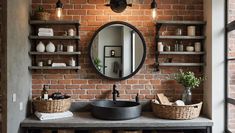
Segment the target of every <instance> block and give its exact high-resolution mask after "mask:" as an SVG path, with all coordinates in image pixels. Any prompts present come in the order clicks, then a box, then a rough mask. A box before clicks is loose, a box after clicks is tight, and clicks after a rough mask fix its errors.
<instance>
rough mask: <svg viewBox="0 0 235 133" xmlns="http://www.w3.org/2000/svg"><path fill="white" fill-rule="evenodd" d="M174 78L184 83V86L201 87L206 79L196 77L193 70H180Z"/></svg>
mask: <svg viewBox="0 0 235 133" xmlns="http://www.w3.org/2000/svg"><path fill="white" fill-rule="evenodd" d="M174 79H175V80H176V81H177V82H178V83H180V84H182V85H183V86H184V87H190V88H196V87H199V85H200V84H201V82H202V81H204V80H205V79H204V78H202V77H198V78H197V77H196V76H195V74H194V73H193V72H191V71H189V72H183V71H182V70H180V72H179V73H177V74H175V76H174Z"/></svg>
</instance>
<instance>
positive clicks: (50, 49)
mask: <svg viewBox="0 0 235 133" xmlns="http://www.w3.org/2000/svg"><path fill="white" fill-rule="evenodd" d="M46 51H47V52H55V45H54V44H53V43H52V42H49V43H48V44H47V46H46Z"/></svg>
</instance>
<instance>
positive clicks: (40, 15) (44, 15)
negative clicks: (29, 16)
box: [35, 12, 51, 20]
mask: <svg viewBox="0 0 235 133" xmlns="http://www.w3.org/2000/svg"><path fill="white" fill-rule="evenodd" d="M50 16H51V14H50V13H48V12H36V13H35V18H36V19H37V20H49V19H50Z"/></svg>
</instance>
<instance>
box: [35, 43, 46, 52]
mask: <svg viewBox="0 0 235 133" xmlns="http://www.w3.org/2000/svg"><path fill="white" fill-rule="evenodd" d="M36 50H37V52H45V45H44V43H42V42H41V41H40V42H39V43H38V44H37V47H36Z"/></svg>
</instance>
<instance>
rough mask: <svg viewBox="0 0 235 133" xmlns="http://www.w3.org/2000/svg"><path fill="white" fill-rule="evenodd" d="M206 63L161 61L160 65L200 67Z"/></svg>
mask: <svg viewBox="0 0 235 133" xmlns="http://www.w3.org/2000/svg"><path fill="white" fill-rule="evenodd" d="M204 65H205V64H204V63H159V66H162V67H173V66H181V67H190V66H191V67H193V66H194V67H199V66H204Z"/></svg>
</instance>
